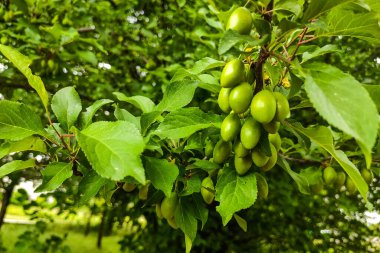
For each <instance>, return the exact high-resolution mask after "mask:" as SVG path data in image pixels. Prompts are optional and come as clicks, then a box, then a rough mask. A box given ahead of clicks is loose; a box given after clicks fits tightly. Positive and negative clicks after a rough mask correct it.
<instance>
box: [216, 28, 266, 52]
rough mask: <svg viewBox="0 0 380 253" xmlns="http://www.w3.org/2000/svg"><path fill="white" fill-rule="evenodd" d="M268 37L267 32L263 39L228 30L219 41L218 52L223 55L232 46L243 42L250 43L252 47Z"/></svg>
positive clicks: (263, 42) (259, 44) (261, 43)
mask: <svg viewBox="0 0 380 253" xmlns="http://www.w3.org/2000/svg"><path fill="white" fill-rule="evenodd" d="M268 38H269V36H268V34H265V35H264V36H263V37H262V38H261V39H254V38H252V37H251V36H248V35H241V34H239V33H238V32H236V31H233V30H228V31H226V32H225V33H224V35H223V37H222V38H221V39H220V41H219V47H218V53H219V54H220V55H222V54H224V53H226V52H227V51H228V50H230V49H231V48H232V47H234V46H236V45H237V44H240V43H243V42H244V43H248V45H249V46H250V47H254V46H261V45H264V44H265V42H267V40H268Z"/></svg>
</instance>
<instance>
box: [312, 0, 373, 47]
mask: <svg viewBox="0 0 380 253" xmlns="http://www.w3.org/2000/svg"><path fill="white" fill-rule="evenodd" d="M331 2H333V1H331ZM323 21H324V23H323V24H322V25H321V29H318V30H317V31H316V33H315V36H316V37H331V36H351V37H356V38H358V39H362V40H366V41H369V42H371V43H373V44H377V45H380V27H379V23H378V17H377V16H376V13H372V12H368V13H354V12H351V11H346V10H342V9H336V10H334V11H331V12H330V13H329V15H328V16H327V18H326V19H325V20H323Z"/></svg>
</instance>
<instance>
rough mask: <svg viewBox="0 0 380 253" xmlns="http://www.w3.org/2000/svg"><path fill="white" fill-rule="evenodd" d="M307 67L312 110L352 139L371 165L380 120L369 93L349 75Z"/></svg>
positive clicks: (330, 68)
mask: <svg viewBox="0 0 380 253" xmlns="http://www.w3.org/2000/svg"><path fill="white" fill-rule="evenodd" d="M307 68H308V69H309V70H310V74H309V75H307V76H306V80H305V90H306V92H307V95H308V97H309V98H310V101H311V102H312V104H313V107H314V108H315V109H316V110H317V111H318V113H319V114H320V115H321V116H322V117H323V118H324V119H326V120H327V121H328V122H329V123H330V124H331V125H333V126H335V127H337V128H338V129H340V130H342V131H343V132H345V133H346V134H348V135H350V136H352V137H353V138H355V140H356V141H357V142H358V144H359V146H360V148H361V149H362V152H363V154H364V156H365V158H366V162H367V166H370V164H371V149H372V147H373V146H374V144H375V141H376V136H377V128H378V125H379V120H378V112H377V109H376V106H375V104H374V103H373V101H372V99H371V97H370V96H369V94H368V92H367V91H366V90H365V89H364V88H363V86H362V85H361V84H360V83H359V82H358V81H356V80H355V79H354V78H353V77H352V76H351V75H349V74H346V73H343V72H342V71H341V70H339V69H337V68H335V67H333V66H331V65H327V64H321V63H313V64H309V65H307ZM353 101H360V103H353ZM364 122H365V124H364Z"/></svg>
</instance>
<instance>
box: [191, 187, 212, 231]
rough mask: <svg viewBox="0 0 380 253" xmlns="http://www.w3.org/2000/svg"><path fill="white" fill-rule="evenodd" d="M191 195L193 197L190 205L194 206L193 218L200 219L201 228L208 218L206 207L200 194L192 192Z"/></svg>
mask: <svg viewBox="0 0 380 253" xmlns="http://www.w3.org/2000/svg"><path fill="white" fill-rule="evenodd" d="M192 197H193V201H192V206H193V208H194V215H195V218H197V219H198V220H200V221H201V223H202V227H201V229H203V227H204V225H206V222H207V219H208V209H207V207H206V204H205V202H204V201H203V198H202V196H201V195H199V194H193V195H192Z"/></svg>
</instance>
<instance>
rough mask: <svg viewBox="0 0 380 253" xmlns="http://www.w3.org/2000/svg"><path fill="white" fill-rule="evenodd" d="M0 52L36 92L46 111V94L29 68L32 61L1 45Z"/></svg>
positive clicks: (42, 84) (39, 80)
mask: <svg viewBox="0 0 380 253" xmlns="http://www.w3.org/2000/svg"><path fill="white" fill-rule="evenodd" d="M0 52H1V53H2V54H3V55H4V56H5V57H6V58H8V60H10V61H11V62H12V63H13V64H14V65H15V67H16V68H17V69H18V70H19V71H20V72H21V73H22V74H23V75H24V76H25V77H26V79H28V83H29V85H30V86H31V87H32V88H33V89H35V90H36V92H37V94H38V95H39V96H40V98H41V101H42V104H43V105H44V107H45V110H46V111H48V103H49V97H48V93H47V91H46V89H45V85H44V83H43V82H42V80H41V78H40V77H39V76H35V75H33V73H32V71H31V69H30V68H29V66H30V64H32V60H30V59H29V58H28V57H26V56H25V55H23V54H21V53H20V52H18V51H17V50H16V49H13V48H11V47H8V46H4V45H1V44H0Z"/></svg>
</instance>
